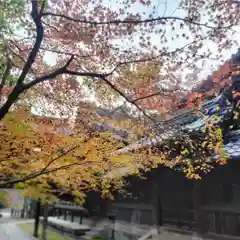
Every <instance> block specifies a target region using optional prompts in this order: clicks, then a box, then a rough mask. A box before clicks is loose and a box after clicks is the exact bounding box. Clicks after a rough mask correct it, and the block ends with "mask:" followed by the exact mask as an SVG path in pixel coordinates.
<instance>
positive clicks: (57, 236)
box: [18, 223, 72, 240]
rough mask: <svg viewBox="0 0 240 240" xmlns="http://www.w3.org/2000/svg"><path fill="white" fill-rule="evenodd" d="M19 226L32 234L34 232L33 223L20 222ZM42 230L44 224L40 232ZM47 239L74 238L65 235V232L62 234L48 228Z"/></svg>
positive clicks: (66, 239) (70, 239)
mask: <svg viewBox="0 0 240 240" xmlns="http://www.w3.org/2000/svg"><path fill="white" fill-rule="evenodd" d="M18 226H19V227H20V228H21V229H22V230H23V231H24V232H25V233H28V234H32V232H33V223H20V224H18ZM41 232H42V226H40V229H39V233H41ZM38 239H41V234H39V238H38ZM47 240H72V238H70V237H68V236H64V234H60V233H57V232H53V231H50V230H47Z"/></svg>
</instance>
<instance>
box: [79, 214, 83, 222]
mask: <svg viewBox="0 0 240 240" xmlns="http://www.w3.org/2000/svg"><path fill="white" fill-rule="evenodd" d="M79 224H82V213H81V215H80V219H79Z"/></svg>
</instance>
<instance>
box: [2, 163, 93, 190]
mask: <svg viewBox="0 0 240 240" xmlns="http://www.w3.org/2000/svg"><path fill="white" fill-rule="evenodd" d="M86 163H87V162H84V164H86ZM90 163H92V164H93V165H95V164H96V162H89V164H90ZM80 165H83V163H79V162H75V163H70V164H66V165H63V166H60V167H56V168H52V169H49V170H45V171H42V170H41V171H38V172H35V173H32V174H30V175H28V176H26V177H23V178H21V179H14V180H9V181H5V182H3V183H0V188H3V187H6V186H7V185H9V184H16V183H20V182H26V181H29V180H32V179H35V178H37V177H40V176H41V175H45V174H49V173H53V172H57V171H59V170H64V169H69V168H71V167H73V166H80ZM89 166H90V165H89Z"/></svg>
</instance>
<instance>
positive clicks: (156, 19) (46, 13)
mask: <svg viewBox="0 0 240 240" xmlns="http://www.w3.org/2000/svg"><path fill="white" fill-rule="evenodd" d="M42 16H55V17H60V18H64V19H66V20H69V21H73V22H77V23H85V24H91V25H108V24H116V25H118V24H135V25H137V24H144V23H152V22H157V21H167V20H177V21H182V22H186V23H189V24H193V25H197V26H202V27H206V28H210V29H216V28H219V29H223V28H229V27H230V26H223V27H222V26H209V25H207V24H206V23H200V22H195V21H193V20H192V19H190V18H181V17H173V16H168V17H156V18H147V19H143V20H131V19H129V20H128V19H126V20H110V21H89V20H86V19H75V18H72V17H70V16H66V15H64V14H58V13H51V12H45V13H43V14H42Z"/></svg>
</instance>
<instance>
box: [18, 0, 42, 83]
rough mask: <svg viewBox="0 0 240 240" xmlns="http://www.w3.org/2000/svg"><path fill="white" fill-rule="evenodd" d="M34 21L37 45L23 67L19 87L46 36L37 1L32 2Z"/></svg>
mask: <svg viewBox="0 0 240 240" xmlns="http://www.w3.org/2000/svg"><path fill="white" fill-rule="evenodd" d="M31 16H32V19H33V21H34V23H35V26H36V32H37V35H36V39H35V43H34V46H33V49H32V51H31V52H30V54H29V56H28V59H27V62H26V64H25V66H24V67H23V70H22V73H21V75H20V76H19V78H18V81H17V85H21V84H22V83H23V81H24V79H25V77H26V75H27V74H28V72H29V70H30V69H31V67H32V64H33V63H34V61H35V59H36V56H37V54H38V52H39V49H40V46H41V43H42V40H43V35H44V29H43V25H42V21H41V15H40V14H38V4H37V1H35V0H32V13H31Z"/></svg>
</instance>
